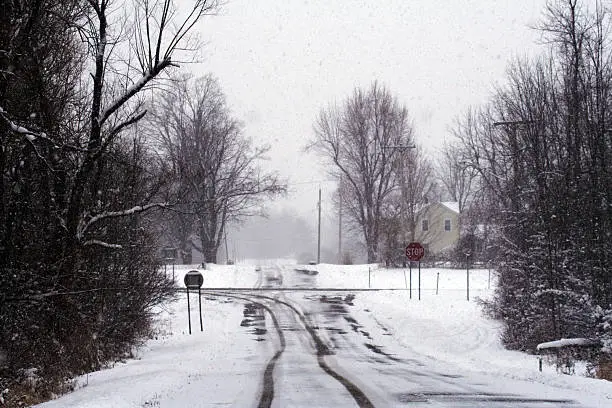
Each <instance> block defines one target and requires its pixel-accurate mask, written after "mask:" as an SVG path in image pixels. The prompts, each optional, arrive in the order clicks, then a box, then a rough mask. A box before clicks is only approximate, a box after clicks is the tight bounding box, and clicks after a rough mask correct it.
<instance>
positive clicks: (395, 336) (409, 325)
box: [316, 265, 612, 407]
mask: <svg viewBox="0 0 612 408" xmlns="http://www.w3.org/2000/svg"><path fill="white" fill-rule="evenodd" d="M316 268H317V270H318V271H319V274H318V282H319V286H321V287H342V288H344V287H346V288H349V287H350V288H356V287H365V288H367V287H368V286H370V287H372V288H384V289H398V288H406V286H408V287H409V286H410V273H409V270H408V269H406V270H404V269H385V268H379V267H377V266H376V265H355V266H337V265H318V266H317V267H316ZM404 273H405V274H406V278H404ZM469 276H470V279H469V280H470V291H469V292H470V293H469V296H470V300H469V301H468V300H467V297H468V296H467V271H466V270H465V269H463V270H461V269H437V268H428V269H422V270H421V300H418V270H417V269H416V268H413V269H412V288H413V290H412V299H411V298H410V292H409V291H386V290H385V291H379V292H366V293H360V294H359V296H358V297H357V298H356V299H355V306H356V308H357V310H354V309H353V310H352V313H353V314H354V315H355V317H356V318H357V319H358V320H360V319H366V318H371V319H374V320H375V321H377V322H378V323H379V324H381V325H383V326H384V327H385V328H386V329H387V330H388V332H389V333H390V334H391V336H389V337H387V338H380V339H378V340H380V342H381V344H383V343H385V342H386V343H388V342H389V341H393V342H396V343H398V344H399V346H400V350H401V348H405V349H409V350H412V351H414V352H416V353H417V354H420V355H424V356H427V357H430V358H432V359H434V360H436V361H439V362H440V363H450V364H453V365H456V366H459V367H461V368H462V369H465V370H467V371H472V372H480V373H485V374H488V375H491V376H493V377H506V378H512V379H518V380H526V381H531V382H537V383H542V384H548V385H552V386H554V387H559V388H563V389H571V390H575V391H577V392H578V393H580V394H582V395H584V396H583V397H582V398H581V399H580V400H581V401H587V402H589V403H590V404H592V405H593V406H602V407H603V406H612V383H611V382H609V381H605V380H598V379H592V378H586V377H585V375H586V373H585V368H584V365H577V366H580V367H582V368H581V369H582V371H581V372H580V371H579V369H578V368H576V375H573V376H569V375H565V374H560V373H557V372H556V369H555V367H554V366H551V365H548V364H546V363H545V364H544V365H543V370H542V372H540V371H539V369H538V356H534V355H530V354H527V353H522V352H518V351H510V350H506V349H505V348H504V347H503V346H502V343H501V340H500V334H501V330H502V323H501V322H498V321H495V320H492V319H490V318H488V317H487V316H485V315H484V314H483V312H482V307H481V306H480V305H479V304H478V302H477V300H478V299H488V298H489V297H490V296H492V294H493V290H494V285H495V277H494V273H492V272H491V273H490V272H489V270H487V269H480V270H470V272H469ZM406 283H407V284H406ZM436 286H437V287H438V290H437V293H438V294H437V295H436ZM389 339H391V340H389Z"/></svg>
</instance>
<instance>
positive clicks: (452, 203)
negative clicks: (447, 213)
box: [440, 201, 460, 214]
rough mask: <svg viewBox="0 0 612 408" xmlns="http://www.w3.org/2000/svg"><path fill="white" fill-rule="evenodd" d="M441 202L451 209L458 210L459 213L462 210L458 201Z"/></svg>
mask: <svg viewBox="0 0 612 408" xmlns="http://www.w3.org/2000/svg"><path fill="white" fill-rule="evenodd" d="M440 204H442V205H443V206H445V207H446V208H448V209H449V210H451V211H454V212H456V213H457V214H459V213H460V211H459V203H458V202H457V201H441V202H440Z"/></svg>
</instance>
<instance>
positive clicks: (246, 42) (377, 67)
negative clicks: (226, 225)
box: [191, 0, 546, 216]
mask: <svg viewBox="0 0 612 408" xmlns="http://www.w3.org/2000/svg"><path fill="white" fill-rule="evenodd" d="M545 3H546V2H545V0H516V1H490V0H452V1H451V0H446V1H444V0H426V1H406V0H386V1H372V0H370V1H364V0H355V1H348V0H343V1H340V0H336V1H334V0H311V1H305V0H258V1H252V0H228V1H227V3H226V4H225V5H224V7H223V9H222V10H221V12H220V13H219V15H218V16H215V17H210V18H207V19H205V20H204V22H203V23H202V25H201V28H200V30H201V33H202V36H203V38H204V39H205V40H206V41H207V42H208V44H207V47H206V49H205V50H204V52H203V53H204V59H203V63H201V64H198V65H195V66H192V67H191V70H192V71H194V72H196V73H202V74H204V73H206V72H212V73H214V74H215V75H216V76H217V77H218V78H219V80H220V83H221V86H222V87H223V90H224V91H225V93H226V95H227V97H228V102H229V104H230V106H231V108H232V110H233V112H234V113H235V114H236V116H237V117H239V118H240V119H241V120H243V121H244V123H245V132H246V134H247V135H248V136H251V137H252V138H253V139H254V140H255V142H256V143H269V144H271V145H272V150H271V152H270V155H269V156H270V159H271V160H270V162H269V163H268V165H269V167H270V168H271V169H275V170H278V171H279V173H280V174H281V175H283V176H285V177H288V178H289V181H290V183H289V187H290V189H291V191H292V192H293V194H291V195H290V197H289V198H287V199H284V200H280V201H279V203H277V204H276V206H282V207H283V208H287V207H288V208H291V209H295V210H297V211H298V212H299V213H300V214H302V215H307V216H310V215H311V214H312V213H314V211H315V208H316V199H317V197H316V195H317V188H318V186H319V185H318V183H316V182H315V183H304V182H308V181H317V180H323V179H326V178H327V176H326V175H325V174H324V173H323V172H322V171H321V167H320V166H318V165H317V159H316V158H315V157H313V156H311V155H306V154H305V153H304V152H303V148H304V146H305V145H306V143H307V142H308V140H309V139H310V138H311V137H312V123H313V120H314V118H315V116H316V115H317V113H318V111H319V110H320V109H321V108H322V107H325V106H326V105H327V104H328V103H330V102H334V101H342V100H343V99H344V98H345V97H347V96H348V95H350V93H351V92H352V90H353V88H354V87H355V86H362V87H368V86H369V85H370V84H371V82H372V81H374V80H379V81H380V82H382V83H383V84H385V85H386V86H387V87H389V88H390V89H391V91H392V92H393V93H394V94H395V95H396V96H397V97H398V98H399V100H400V101H401V102H403V103H404V104H405V105H406V106H407V107H408V109H409V112H410V114H411V116H412V119H413V123H414V127H415V130H416V137H417V140H418V142H419V143H420V144H421V145H422V146H423V147H424V148H425V149H426V150H427V151H428V152H434V151H435V149H436V148H438V147H439V146H440V145H441V143H442V141H443V140H444V138H445V137H448V127H449V126H450V125H451V124H452V122H453V120H454V118H455V117H457V116H458V115H460V114H461V113H462V112H463V111H465V109H466V108H467V107H468V106H470V105H478V104H481V103H483V102H485V101H486V100H487V96H488V95H489V94H490V92H491V89H492V87H493V86H494V84H495V83H496V82H502V81H503V77H504V70H505V68H506V66H507V63H508V61H509V59H510V58H512V57H513V56H516V55H524V54H526V53H532V52H533V50H534V49H535V48H536V44H535V42H536V41H537V39H538V38H539V33H538V32H537V31H535V30H532V29H530V28H529V25H533V24H535V23H537V22H538V20H539V19H540V17H541V15H542V12H543V10H544V6H545ZM297 183H301V184H297ZM334 187H335V184H334V183H332V182H324V183H322V188H323V191H324V193H323V194H324V200H325V199H326V198H327V197H328V194H330V193H331V192H332V191H333V188H334ZM326 208H327V210H325V209H326ZM324 211H331V204H328V205H327V207H325V206H324Z"/></svg>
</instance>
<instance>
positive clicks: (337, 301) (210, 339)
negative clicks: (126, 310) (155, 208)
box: [41, 262, 612, 408]
mask: <svg viewBox="0 0 612 408" xmlns="http://www.w3.org/2000/svg"><path fill="white" fill-rule="evenodd" d="M368 268H369V269H370V270H368ZM257 269H258V270H256V268H254V267H253V266H239V267H213V268H212V269H210V270H206V271H202V272H203V274H204V276H205V287H204V288H203V289H202V290H203V297H202V301H203V312H204V331H203V332H200V327H199V320H198V316H197V313H198V306H197V300H196V301H194V298H193V295H192V301H191V313H192V316H191V318H192V325H193V326H192V329H193V333H192V335H189V334H188V333H187V313H186V306H187V301H186V294H185V293H181V294H180V297H179V298H178V300H177V301H176V302H173V303H172V304H170V305H169V306H168V310H165V311H162V313H160V317H159V327H160V333H159V335H158V338H157V339H155V340H152V341H150V342H149V343H148V344H147V345H146V346H145V347H144V348H143V349H142V350H141V352H140V354H139V355H138V356H137V359H134V360H128V361H126V362H125V363H123V364H118V365H116V366H115V367H114V368H111V369H107V370H103V371H100V372H96V373H92V374H90V375H89V376H86V377H82V378H80V379H79V384H80V387H79V389H77V390H76V391H75V392H73V393H71V394H69V395H66V396H63V397H61V398H59V399H57V400H54V401H51V402H48V403H46V404H42V405H41V406H42V407H213V406H236V407H249V406H252V407H255V406H259V407H268V406H271V407H353V406H361V407H371V406H376V407H392V406H400V407H404V406H409V407H419V406H424V407H425V406H427V407H434V406H435V407H520V408H524V407H537V408H543V407H605V406H612V399H611V398H612V387H611V386H610V383H607V382H605V381H598V380H592V379H586V378H579V377H568V376H559V375H557V374H555V373H551V372H550V370H548V371H549V372H545V373H538V372H536V371H535V370H533V369H535V364H534V365H533V367H532V368H529V369H528V368H526V367H525V364H524V363H523V362H522V361H521V359H524V361H525V362H528V364H529V365H531V363H532V362H533V363H535V360H534V358H533V357H532V356H526V355H524V354H521V353H516V352H508V351H505V350H503V349H501V347H500V346H499V341H498V340H497V332H498V329H499V326H498V325H497V324H496V323H495V322H491V321H489V320H488V319H485V318H483V317H482V316H481V315H480V314H478V306H476V305H475V304H474V302H467V301H466V300H465V298H464V294H463V292H462V291H461V290H460V286H461V284H460V283H459V282H464V275H459V274H457V273H456V271H451V272H449V271H444V270H442V271H443V272H444V273H443V276H442V279H441V282H443V284H442V285H441V290H440V296H435V295H434V288H435V287H434V286H432V284H433V282H434V280H433V278H434V277H435V279H436V280H437V279H438V278H439V276H438V275H436V274H437V273H440V271H436V270H430V271H424V272H423V285H422V286H423V299H422V301H421V302H418V300H416V299H412V300H411V299H410V298H409V294H408V292H407V291H387V290H383V291H363V290H359V289H367V288H368V287H369V286H371V287H374V288H382V287H384V288H395V289H400V288H402V287H403V285H404V282H405V281H404V277H403V271H397V270H396V271H386V270H375V271H371V269H372V267H367V266H365V267H364V266H361V267H358V266H355V267H344V268H343V269H341V268H340V267H335V266H332V265H320V266H317V272H318V273H317V274H309V273H304V272H299V271H297V270H296V268H295V265H288V264H284V263H279V262H270V263H268V264H267V265H262V266H261V268H257ZM186 271H187V270H186V269H185V270H183V269H181V270H179V271H177V272H178V273H177V280H178V281H182V275H183V274H184V273H185V272H186ZM483 272H486V271H481V272H480V274H478V273H477V272H476V273H475V274H474V278H473V279H474V293H475V294H480V295H483V296H485V295H486V294H487V293H488V289H487V288H488V273H486V274H485V273H483ZM415 286H416V283H415ZM321 287H323V288H338V290H326V291H320V290H317V291H310V290H309V291H303V290H290V289H291V288H300V289H313V288H321ZM211 288H225V289H214V290H211ZM227 288H240V289H241V290H237V289H227ZM253 289H255V290H253ZM257 289H264V290H257ZM340 289H343V290H340ZM352 289H355V290H352ZM415 294H416V292H415ZM196 299H197V297H196ZM460 299H461V300H460ZM512 360H515V361H512ZM608 402H610V404H609V405H608V404H607V403H608Z"/></svg>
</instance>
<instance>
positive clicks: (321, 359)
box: [223, 292, 374, 408]
mask: <svg viewBox="0 0 612 408" xmlns="http://www.w3.org/2000/svg"><path fill="white" fill-rule="evenodd" d="M223 293H224V295H226V296H233V295H232V294H231V292H223ZM248 296H250V297H253V298H257V299H265V300H267V301H271V302H274V303H276V304H280V305H283V306H285V307H287V308H289V309H290V310H291V311H292V312H293V313H294V314H295V315H296V316H297V317H298V319H299V320H300V321H301V322H302V324H303V325H304V328H305V329H306V332H307V333H308V334H309V335H310V337H311V338H312V340H313V341H314V343H315V348H316V350H317V353H316V356H317V362H318V364H319V367H320V368H321V369H322V370H323V371H324V372H325V373H326V374H327V375H329V376H330V377H332V378H334V379H335V380H336V381H338V382H339V383H340V384H342V386H344V388H345V389H346V390H347V391H348V392H349V394H351V396H352V397H353V399H354V400H355V402H356V403H357V405H358V406H359V407H361V408H374V404H372V402H371V401H370V399H369V398H368V397H367V396H366V395H365V393H364V392H363V391H362V390H361V389H360V388H359V387H358V386H357V385H355V384H354V383H353V382H352V381H350V380H349V379H347V378H346V377H344V376H343V375H341V374H339V373H337V372H336V371H334V370H333V369H332V368H331V367H330V366H329V365H328V364H327V362H326V361H325V356H327V355H331V354H333V353H332V352H331V351H330V349H329V347H328V346H327V345H326V344H325V343H324V342H323V340H321V338H320V337H319V335H318V334H317V333H316V330H315V329H314V327H313V325H312V324H311V323H310V322H308V319H307V318H306V316H305V315H304V314H303V313H301V312H300V311H299V310H298V309H297V308H296V307H295V306H294V305H292V304H291V303H289V302H286V301H283V300H280V299H277V298H274V297H270V296H265V295H256V294H249V295H248ZM266 310H268V311H269V312H270V309H269V308H266ZM270 313H271V312H270ZM271 314H272V313H271ZM272 315H273V314H272ZM275 324H276V323H275ZM278 329H279V328H277V330H278ZM281 332H282V329H281ZM283 351H284V350H283ZM279 357H280V355H279ZM276 360H278V358H276ZM276 360H274V363H276ZM271 363H272V361H271ZM272 369H273V365H272ZM270 402H271V401H270ZM260 407H262V405H260Z"/></svg>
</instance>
